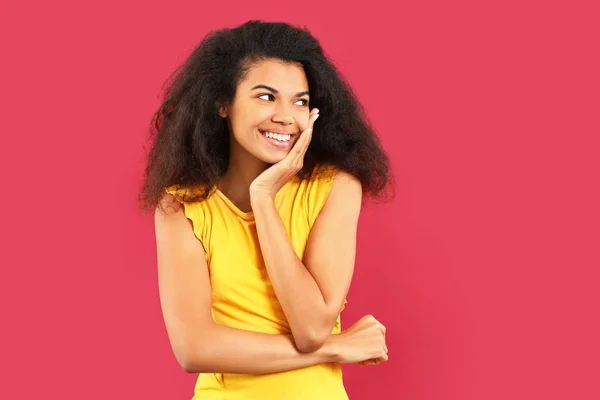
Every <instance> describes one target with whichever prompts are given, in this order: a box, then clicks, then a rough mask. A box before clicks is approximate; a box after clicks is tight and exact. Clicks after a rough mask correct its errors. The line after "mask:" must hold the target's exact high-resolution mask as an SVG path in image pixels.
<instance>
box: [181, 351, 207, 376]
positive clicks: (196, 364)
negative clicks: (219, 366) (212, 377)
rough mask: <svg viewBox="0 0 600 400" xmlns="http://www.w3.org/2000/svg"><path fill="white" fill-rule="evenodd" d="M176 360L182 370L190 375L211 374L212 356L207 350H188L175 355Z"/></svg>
mask: <svg viewBox="0 0 600 400" xmlns="http://www.w3.org/2000/svg"><path fill="white" fill-rule="evenodd" d="M175 358H176V359H177V362H178V363H179V366H181V368H182V369H183V370H184V371H185V372H187V373H189V374H199V373H203V372H211V371H209V370H210V354H209V353H208V352H207V351H206V349H198V348H187V349H185V350H181V351H179V352H177V353H176V354H175Z"/></svg>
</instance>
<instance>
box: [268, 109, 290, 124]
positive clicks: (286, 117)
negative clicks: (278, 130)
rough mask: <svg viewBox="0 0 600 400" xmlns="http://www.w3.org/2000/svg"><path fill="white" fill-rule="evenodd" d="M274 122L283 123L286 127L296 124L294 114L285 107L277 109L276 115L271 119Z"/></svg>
mask: <svg viewBox="0 0 600 400" xmlns="http://www.w3.org/2000/svg"><path fill="white" fill-rule="evenodd" d="M271 120H272V121H273V122H278V123H283V124H284V125H290V124H293V123H294V117H293V116H292V113H291V112H290V111H289V110H288V109H287V108H286V107H285V106H281V105H280V106H278V107H276V109H275V113H274V114H273V117H272V118H271Z"/></svg>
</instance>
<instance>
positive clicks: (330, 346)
mask: <svg viewBox="0 0 600 400" xmlns="http://www.w3.org/2000/svg"><path fill="white" fill-rule="evenodd" d="M337 339H338V335H336V334H332V335H329V337H328V338H327V340H326V341H325V344H323V346H321V348H320V349H319V350H317V353H320V355H321V356H322V357H323V358H324V361H325V362H340V346H339V344H338V341H337Z"/></svg>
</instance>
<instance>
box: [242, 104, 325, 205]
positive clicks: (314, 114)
mask: <svg viewBox="0 0 600 400" xmlns="http://www.w3.org/2000/svg"><path fill="white" fill-rule="evenodd" d="M318 117H319V110H318V109H316V108H313V109H312V110H311V111H310V117H309V120H308V127H307V128H306V129H305V130H304V131H303V132H302V133H301V134H300V137H299V138H298V140H297V141H296V143H295V144H294V147H292V149H291V150H290V152H289V153H288V154H287V155H286V156H285V158H284V159H283V160H281V161H279V162H277V163H275V164H273V165H272V166H271V167H269V168H267V169H266V170H265V171H264V172H262V173H261V174H260V175H259V176H258V177H257V178H256V179H254V181H252V183H251V184H250V198H251V200H252V199H255V198H257V197H260V196H267V197H270V198H272V199H274V198H275V195H276V194H277V192H278V191H279V189H281V188H282V187H283V185H285V184H286V182H288V181H289V180H290V179H292V178H293V177H294V176H296V174H297V173H298V171H300V170H301V169H302V166H303V165H304V155H305V154H306V150H307V149H308V145H309V144H310V141H311V139H312V130H313V126H314V123H315V120H316V119H317V118H318Z"/></svg>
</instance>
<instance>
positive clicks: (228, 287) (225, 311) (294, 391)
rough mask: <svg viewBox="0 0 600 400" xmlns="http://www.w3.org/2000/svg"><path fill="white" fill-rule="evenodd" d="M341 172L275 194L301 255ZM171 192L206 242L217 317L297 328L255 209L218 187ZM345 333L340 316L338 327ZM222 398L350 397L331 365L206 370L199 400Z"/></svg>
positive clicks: (319, 173) (252, 326)
mask: <svg viewBox="0 0 600 400" xmlns="http://www.w3.org/2000/svg"><path fill="white" fill-rule="evenodd" d="M334 174H335V169H334V168H332V167H326V166H323V165H321V166H317V167H315V169H314V171H313V172H312V175H311V176H310V179H304V180H300V179H299V178H296V179H293V180H290V181H289V182H287V183H286V184H285V185H284V186H283V187H282V188H281V189H280V190H279V192H278V193H277V195H276V197H275V205H276V208H277V210H278V212H279V215H280V216H281V219H282V221H283V223H284V225H285V228H286V230H287V233H288V235H289V238H290V240H291V243H292V246H293V248H294V251H295V252H296V254H297V255H298V257H299V259H300V260H302V259H303V254H304V249H305V247H306V242H307V240H308V235H309V232H310V229H311V227H312V226H313V224H314V222H315V220H316V219H317V216H318V215H319V212H320V210H321V208H322V207H323V205H324V204H325V200H326V199H327V195H328V194H329V191H330V189H331V185H332V182H333V177H334ZM166 191H167V192H168V193H171V194H173V195H174V196H175V197H176V198H177V199H178V200H179V201H181V202H182V203H183V204H184V211H185V215H186V216H187V217H188V218H189V219H190V220H191V221H192V223H193V229H194V233H195V234H196V237H197V238H198V239H199V240H200V241H201V242H202V244H203V245H204V249H205V251H206V260H207V263H208V269H209V274H210V283H211V287H212V314H213V318H214V320H215V322H217V323H219V324H222V325H227V326H230V327H233V328H238V329H244V330H250V331H256V332H263V333H271V334H281V333H287V334H289V333H291V330H290V327H289V325H288V322H287V320H286V317H285V315H284V313H283V310H282V309H281V305H280V304H279V301H278V300H277V297H276V296H275V292H274V290H273V287H272V285H271V282H270V280H269V276H268V273H267V270H266V268H265V264H264V261H263V258H262V254H261V250H260V245H259V242H258V237H257V233H256V226H255V222H254V215H253V213H252V212H243V211H241V210H240V209H239V208H237V207H236V206H235V205H234V204H233V203H232V202H231V201H230V200H229V199H228V198H227V197H226V196H225V195H224V194H223V193H222V192H221V191H220V190H218V189H217V188H214V191H213V192H212V194H211V195H210V196H209V197H208V198H207V199H205V200H204V201H201V202H195V203H188V202H186V201H185V198H184V197H182V196H183V195H185V193H186V189H184V188H181V187H179V186H177V185H174V186H171V187H169V188H167V189H166ZM345 304H346V301H344V305H345ZM343 309H344V307H343V306H342V310H343ZM340 312H341V310H340ZM339 332H340V316H339V315H338V318H337V322H336V324H335V326H334V328H333V331H332V333H339ZM217 399H219V400H223V399H227V400H237V399H246V400H247V399H250V400H252V399H264V400H279V399H281V400H306V399H310V400H321V399H322V400H342V399H348V396H347V394H346V391H345V389H344V384H343V381H342V370H341V367H340V365H339V364H338V363H327V364H320V365H314V366H311V367H307V368H301V369H296V370H292V371H287V372H280V373H275V374H265V375H249V374H229V373H215V374H213V373H201V374H199V375H198V379H197V381H196V386H195V390H194V397H193V399H192V400H217Z"/></svg>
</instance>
